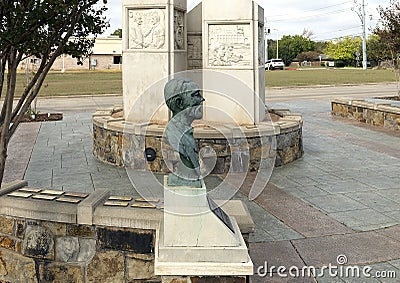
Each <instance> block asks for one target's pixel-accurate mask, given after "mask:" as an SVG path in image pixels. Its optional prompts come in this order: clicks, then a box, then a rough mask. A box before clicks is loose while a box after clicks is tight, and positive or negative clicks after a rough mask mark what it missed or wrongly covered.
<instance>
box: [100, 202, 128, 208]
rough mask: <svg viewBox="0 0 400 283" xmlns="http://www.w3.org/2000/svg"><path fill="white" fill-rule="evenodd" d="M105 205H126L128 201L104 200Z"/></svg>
mask: <svg viewBox="0 0 400 283" xmlns="http://www.w3.org/2000/svg"><path fill="white" fill-rule="evenodd" d="M104 205H105V206H119V207H127V206H128V205H129V202H123V201H106V202H105V203H104Z"/></svg>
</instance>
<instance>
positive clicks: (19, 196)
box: [7, 192, 33, 198]
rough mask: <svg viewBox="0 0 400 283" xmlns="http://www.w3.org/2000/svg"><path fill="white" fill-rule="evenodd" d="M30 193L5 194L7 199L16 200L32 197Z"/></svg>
mask: <svg viewBox="0 0 400 283" xmlns="http://www.w3.org/2000/svg"><path fill="white" fill-rule="evenodd" d="M32 195H33V194H32V193H22V192H12V193H9V194H7V196H9V197H16V198H29V197H30V196H32Z"/></svg>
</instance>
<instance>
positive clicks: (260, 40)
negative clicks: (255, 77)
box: [258, 24, 265, 66]
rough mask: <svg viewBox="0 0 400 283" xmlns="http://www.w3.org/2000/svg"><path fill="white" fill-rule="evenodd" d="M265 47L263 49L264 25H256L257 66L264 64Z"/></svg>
mask: <svg viewBox="0 0 400 283" xmlns="http://www.w3.org/2000/svg"><path fill="white" fill-rule="evenodd" d="M264 61H265V47H264V25H262V24H259V25H258V65H259V66H264V64H265V62H264Z"/></svg>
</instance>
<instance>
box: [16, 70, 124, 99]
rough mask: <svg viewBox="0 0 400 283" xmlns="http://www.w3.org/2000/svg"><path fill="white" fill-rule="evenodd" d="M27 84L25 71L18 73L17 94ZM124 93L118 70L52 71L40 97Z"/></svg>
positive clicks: (19, 93) (17, 94)
mask: <svg viewBox="0 0 400 283" xmlns="http://www.w3.org/2000/svg"><path fill="white" fill-rule="evenodd" d="M25 84H26V76H25V74H24V73H21V74H18V79H17V91H16V96H17V97H18V96H20V95H21V93H22V91H23V89H24V87H25ZM92 94H122V73H121V72H118V71H107V72H101V71H86V72H67V73H60V72H51V73H49V74H48V76H47V77H46V80H45V81H44V83H43V87H42V88H41V90H40V93H39V97H45V96H62V95H92Z"/></svg>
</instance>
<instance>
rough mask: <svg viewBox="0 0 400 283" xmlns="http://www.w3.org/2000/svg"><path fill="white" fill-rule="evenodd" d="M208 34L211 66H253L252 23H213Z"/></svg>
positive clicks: (209, 63)
mask: <svg viewBox="0 0 400 283" xmlns="http://www.w3.org/2000/svg"><path fill="white" fill-rule="evenodd" d="M208 34H209V42H208V65H209V66H216V67H224V66H244V67H246V66H251V61H252V60H251V39H252V36H251V30H250V24H211V25H209V26H208Z"/></svg>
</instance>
